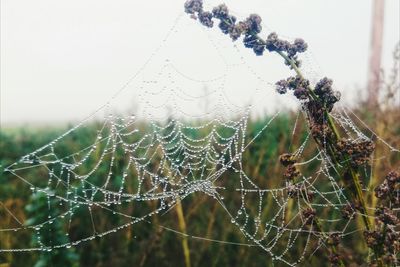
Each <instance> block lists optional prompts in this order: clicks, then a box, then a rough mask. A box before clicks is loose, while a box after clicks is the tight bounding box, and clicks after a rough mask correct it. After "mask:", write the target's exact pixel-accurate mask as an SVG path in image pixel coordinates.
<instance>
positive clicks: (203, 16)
mask: <svg viewBox="0 0 400 267" xmlns="http://www.w3.org/2000/svg"><path fill="white" fill-rule="evenodd" d="M184 7H185V12H186V13H188V14H191V16H192V17H193V18H194V19H197V18H198V19H199V21H200V23H201V24H203V25H204V26H206V27H210V28H211V27H213V25H214V23H213V18H215V19H218V20H219V23H218V27H219V28H220V29H221V31H222V32H223V33H224V34H229V36H230V37H231V38H232V40H233V41H235V40H237V39H239V38H240V37H241V36H242V35H244V39H243V43H244V45H245V47H248V48H251V49H253V51H254V53H255V54H256V55H258V56H259V55H262V54H263V53H264V51H265V50H268V51H270V52H273V51H276V52H285V53H286V55H287V56H288V57H289V58H290V59H291V60H293V61H294V62H295V64H296V65H298V66H299V65H300V61H299V60H298V59H297V57H296V55H297V54H298V53H303V52H305V51H306V50H307V44H306V42H304V40H303V39H296V40H294V42H293V43H290V42H288V41H284V40H280V39H279V38H278V36H277V34H276V33H272V34H270V35H269V36H268V38H267V40H263V39H262V38H260V37H259V36H258V34H259V33H260V32H261V30H262V26H261V22H262V19H261V17H260V16H259V15H257V14H251V15H250V16H249V17H248V18H246V19H245V20H244V21H239V22H237V20H236V17H235V16H232V15H230V14H229V9H228V7H227V6H226V5H225V4H222V5H219V6H216V7H214V8H213V10H212V12H207V11H204V10H203V2H202V0H187V1H186V3H185V5H184ZM287 64H289V65H290V63H289V62H287Z"/></svg>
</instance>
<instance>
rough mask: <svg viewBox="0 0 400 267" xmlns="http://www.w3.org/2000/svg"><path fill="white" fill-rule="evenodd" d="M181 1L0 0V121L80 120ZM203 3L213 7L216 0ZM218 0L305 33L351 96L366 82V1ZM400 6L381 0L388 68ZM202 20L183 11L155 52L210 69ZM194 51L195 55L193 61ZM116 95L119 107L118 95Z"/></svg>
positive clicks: (200, 70) (288, 31)
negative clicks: (174, 28) (196, 20)
mask: <svg viewBox="0 0 400 267" xmlns="http://www.w3.org/2000/svg"><path fill="white" fill-rule="evenodd" d="M183 3H184V1H183V0H179V1H178V0H170V1H132V0H130V1H128V0H126V1H122V0H119V1H115V0H113V1H111V0H109V1H104V0H83V1H82V0H68V1H66V0H58V1H55V0H37V1H28V0H8V1H7V0H4V1H1V109H0V111H1V114H0V115H1V116H0V119H1V124H2V125H7V124H15V123H17V124H22V123H38V122H40V123H43V122H60V121H71V120H80V119H83V118H84V117H86V116H87V115H88V114H90V113H91V112H93V111H94V110H96V108H98V107H99V106H101V105H103V104H104V103H105V102H106V101H107V100H109V99H110V97H111V96H112V95H113V94H114V93H115V92H116V91H117V90H118V88H120V87H121V86H122V85H123V84H124V83H125V82H126V81H127V80H128V79H129V77H131V76H132V74H133V73H135V72H136V71H137V70H138V69H140V67H141V66H142V65H143V64H144V63H145V62H146V60H147V58H148V57H149V56H150V55H151V53H152V52H153V51H154V50H155V49H156V48H157V47H158V46H159V45H160V43H162V39H163V38H164V36H165V35H166V33H167V32H168V30H169V29H170V28H171V26H172V25H173V24H174V21H175V19H176V18H177V17H178V15H179V14H181V13H182V9H183ZM205 3H206V6H213V5H216V4H219V3H221V1H216V0H211V1H207V0H206V1H205ZM225 3H226V4H227V5H228V6H229V7H230V9H231V11H232V12H233V13H234V14H235V15H237V16H238V17H239V19H244V18H245V17H246V16H247V15H248V14H250V13H258V14H259V15H261V17H262V18H263V23H264V25H265V26H266V29H265V31H266V32H268V31H270V30H274V31H276V32H278V33H279V34H281V35H283V36H289V37H302V38H303V39H305V40H306V41H307V43H308V44H309V47H310V51H311V53H310V54H309V55H310V57H312V59H313V60H314V63H313V65H312V66H313V67H314V68H316V69H317V70H318V72H319V73H320V74H321V75H327V76H329V77H331V78H333V79H334V80H335V84H336V87H337V88H338V89H340V90H341V91H342V93H343V94H344V96H345V98H346V100H347V101H349V99H352V98H354V96H358V94H357V88H362V87H363V86H365V83H366V75H367V62H368V56H369V54H368V49H369V35H370V25H371V21H370V20H371V14H372V11H371V7H372V1H371V0H352V1H348V0H274V1H271V0H246V1H243V0H232V1H225ZM399 10H400V1H398V0H386V8H385V12H386V13H385V32H384V49H383V59H384V62H383V66H384V67H385V68H390V66H391V64H392V61H391V57H392V50H393V48H394V45H395V44H396V42H397V41H399V39H400V26H399V24H400V15H399V13H400V11H399ZM200 28H201V27H200V25H198V23H194V22H193V21H192V20H191V19H190V18H189V17H188V16H183V17H182V18H181V19H180V21H179V23H178V30H177V33H175V34H176V36H173V38H172V39H173V41H172V42H170V43H168V45H166V49H165V50H163V51H160V54H161V56H162V57H165V56H166V57H170V56H171V57H172V58H174V57H176V58H177V60H178V62H176V64H177V66H178V67H180V68H179V69H180V70H182V69H183V70H185V71H186V73H192V74H193V75H194V76H195V77H196V78H198V79H203V78H210V77H214V74H215V76H218V74H219V73H218V71H217V68H218V64H219V63H218V62H217V61H216V62H212V59H211V61H210V59H209V58H207V55H208V54H207V55H206V53H207V51H208V50H207V49H205V48H204V44H203V43H202V40H201V39H207V37H206V34H204V33H203V32H204V31H203V30H201V29H200ZM207 31H208V32H209V33H207V34H210V35H211V36H215V38H216V40H217V42H218V45H220V46H221V47H224V46H231V45H232V43H231V42H230V41H229V38H227V37H226V36H221V35H222V34H221V33H220V32H219V30H217V29H212V30H207ZM213 38H214V37H213ZM240 46H241V44H240ZM208 49H209V48H208ZM241 51H242V50H241ZM191 55H193V57H192V56H191ZM243 55H244V56H245V57H248V58H249V63H251V64H254V66H255V68H257V69H260V68H263V65H262V64H264V62H265V61H267V60H268V58H270V57H271V56H270V55H266V56H265V58H264V57H263V58H260V57H255V56H253V55H252V54H251V53H249V52H246V51H244V50H243ZM196 56H197V57H198V58H199V59H198V60H199V61H197V60H195V62H193V61H194V59H195V58H196ZM229 58H231V57H229ZM158 59H159V60H161V59H162V58H158ZM201 59H204V60H205V61H204V62H205V63H204V64H207V62H211V63H210V64H212V67H210V68H207V67H205V65H204V64H201V61H200V60H201ZM261 60H262V61H261ZM155 62H157V61H155ZM160 62H161V61H160ZM261 62H262V63H261ZM272 62H273V60H272ZM265 64H267V63H265ZM280 65H282V64H280ZM157 66H159V65H157V63H155V66H153V68H152V67H149V68H148V73H149V75H151V73H152V72H153V74H154V73H155V72H156V71H158V70H157V68H156V67H157ZM206 68H207V69H206ZM268 68H269V67H268ZM271 68H272V67H271ZM266 73H271V76H268V77H269V78H268V80H269V81H271V82H274V81H275V76H276V77H281V78H284V77H285V76H286V75H287V73H286V72H284V71H280V69H266ZM203 74H204V75H203ZM193 75H192V77H193ZM196 75H197V76H196ZM228 77H229V79H230V82H231V83H232V86H230V88H231V90H230V91H229V94H230V95H232V99H239V100H240V99H243V98H244V97H245V96H246V93H247V92H246V90H241V89H242V88H243V86H245V85H246V84H244V83H245V81H244V78H243V77H241V76H240V75H231V76H228ZM272 77H273V78H272ZM263 78H265V77H264V76H263ZM235 85H237V86H236V87H235ZM188 86H189V85H188ZM128 89H129V88H128ZM132 97H135V96H134V94H133V95H131V96H126V97H122V102H123V101H124V100H125V102H126V100H127V99H130V100H131V99H132ZM233 101H235V100H233ZM122 102H121V103H122ZM115 104H116V105H117V106H118V105H119V102H115ZM243 104H245V103H243ZM272 104H273V103H271V105H272ZM121 105H122V104H121ZM127 108H128V109H129V107H127Z"/></svg>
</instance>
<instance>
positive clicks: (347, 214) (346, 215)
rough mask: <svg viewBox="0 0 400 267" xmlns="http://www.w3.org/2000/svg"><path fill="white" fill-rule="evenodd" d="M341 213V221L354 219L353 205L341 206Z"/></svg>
mask: <svg viewBox="0 0 400 267" xmlns="http://www.w3.org/2000/svg"><path fill="white" fill-rule="evenodd" d="M341 212H342V217H343V219H346V220H351V219H354V218H355V215H356V207H355V206H354V205H353V204H350V203H348V204H346V205H345V206H343V208H342V210H341Z"/></svg>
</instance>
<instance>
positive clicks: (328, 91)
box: [314, 77, 340, 112]
mask: <svg viewBox="0 0 400 267" xmlns="http://www.w3.org/2000/svg"><path fill="white" fill-rule="evenodd" d="M332 84H333V81H332V80H331V79H328V78H326V77H325V78H323V79H321V80H320V81H319V82H318V83H317V84H316V85H315V89H314V93H315V94H316V95H317V96H318V97H319V98H320V99H321V101H322V102H323V103H324V105H325V106H326V109H327V110H328V112H330V111H331V110H332V109H333V105H334V104H335V103H336V102H338V101H339V100H340V93H339V92H338V91H334V90H333V89H332Z"/></svg>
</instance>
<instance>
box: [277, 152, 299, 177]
mask: <svg viewBox="0 0 400 267" xmlns="http://www.w3.org/2000/svg"><path fill="white" fill-rule="evenodd" d="M279 160H280V162H281V164H282V165H283V166H285V167H286V170H285V172H284V173H283V177H284V178H285V179H286V180H288V181H293V180H294V179H295V178H297V177H298V176H299V175H300V172H299V171H298V170H297V168H296V166H294V164H295V163H296V159H295V157H294V156H293V155H292V154H289V153H285V154H282V155H281V156H280V157H279Z"/></svg>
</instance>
